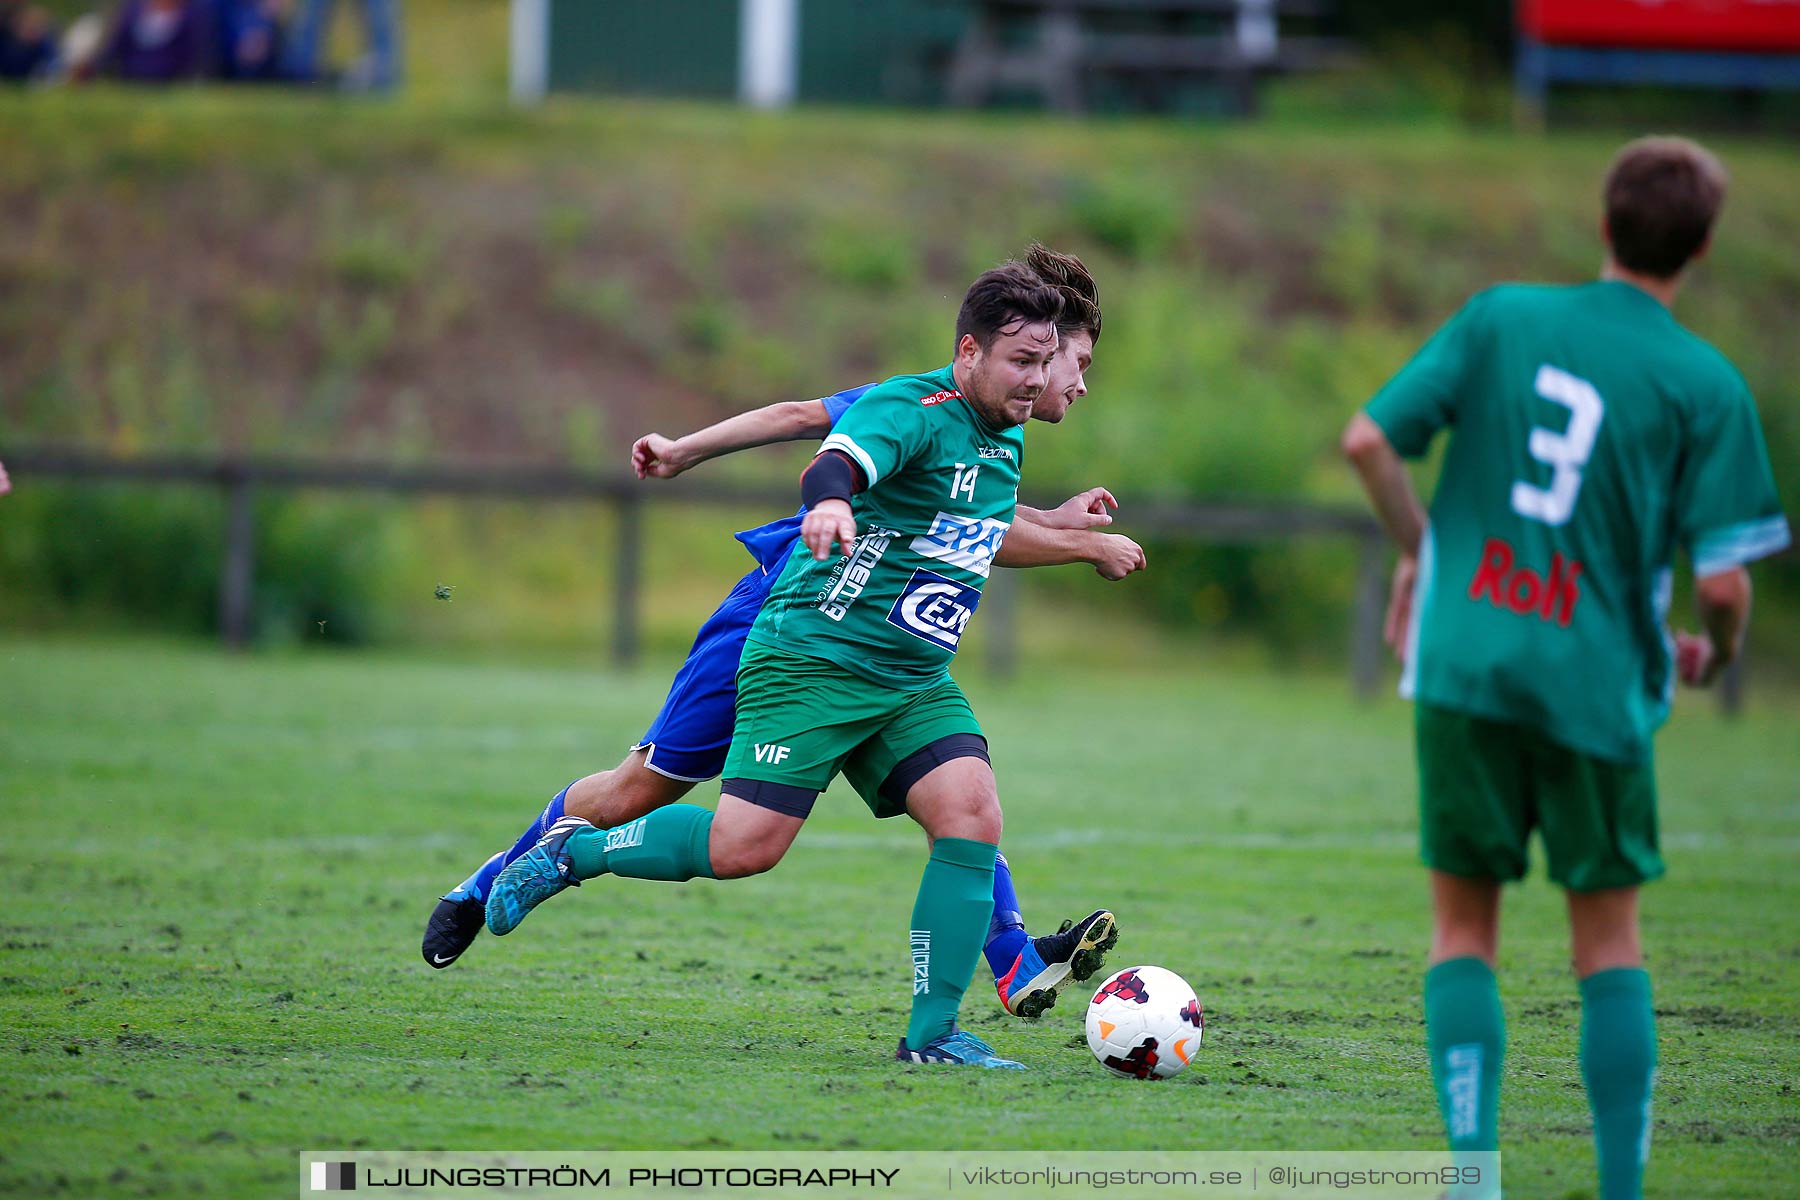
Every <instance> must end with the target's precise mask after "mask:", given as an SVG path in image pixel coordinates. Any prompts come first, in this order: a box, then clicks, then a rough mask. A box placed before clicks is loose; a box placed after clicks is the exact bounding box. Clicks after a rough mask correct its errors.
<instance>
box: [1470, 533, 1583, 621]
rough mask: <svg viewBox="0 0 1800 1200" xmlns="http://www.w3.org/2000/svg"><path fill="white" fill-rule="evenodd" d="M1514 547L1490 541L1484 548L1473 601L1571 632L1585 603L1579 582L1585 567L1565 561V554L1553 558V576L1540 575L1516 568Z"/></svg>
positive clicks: (1498, 540)
mask: <svg viewBox="0 0 1800 1200" xmlns="http://www.w3.org/2000/svg"><path fill="white" fill-rule="evenodd" d="M1514 558H1515V555H1514V553H1513V548H1512V545H1511V544H1510V543H1508V542H1506V541H1505V540H1504V539H1501V538H1489V539H1488V540H1487V544H1486V545H1485V546H1483V547H1482V548H1481V565H1480V566H1479V567H1477V568H1475V578H1474V579H1471V580H1470V581H1469V599H1471V600H1486V601H1487V602H1488V603H1489V604H1492V605H1493V606H1494V607H1495V608H1504V609H1506V610H1508V611H1510V612H1516V613H1519V614H1521V615H1523V616H1533V617H1536V618H1537V619H1538V620H1540V621H1555V622H1556V623H1557V624H1558V625H1560V626H1562V627H1564V628H1567V627H1568V624H1569V620H1570V618H1572V617H1573V616H1574V615H1575V605H1576V603H1577V602H1579V601H1580V599H1581V589H1580V588H1579V587H1577V586H1576V585H1575V581H1576V580H1577V579H1579V578H1581V563H1580V562H1578V561H1577V560H1575V559H1572V558H1564V557H1563V556H1562V554H1561V552H1560V551H1559V552H1557V553H1555V554H1552V555H1551V556H1550V573H1549V575H1548V576H1544V575H1540V574H1538V573H1537V572H1536V571H1533V570H1532V569H1531V568H1529V567H1517V566H1514V565H1513V559H1514Z"/></svg>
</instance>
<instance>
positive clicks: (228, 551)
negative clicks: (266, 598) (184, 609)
mask: <svg viewBox="0 0 1800 1200" xmlns="http://www.w3.org/2000/svg"><path fill="white" fill-rule="evenodd" d="M219 480H220V482H221V483H222V484H223V485H224V488H225V561H224V563H223V564H222V565H221V569H220V572H219V636H220V637H221V638H222V639H223V640H224V642H225V644H226V645H227V646H229V647H230V648H231V649H233V650H242V649H243V648H244V647H246V646H248V645H249V644H250V614H251V611H252V608H253V606H254V604H255V588H256V505H255V500H256V496H255V487H254V485H253V484H252V482H251V478H250V472H249V471H247V470H246V469H245V468H244V465H243V464H242V463H222V464H221V465H220V467H219Z"/></svg>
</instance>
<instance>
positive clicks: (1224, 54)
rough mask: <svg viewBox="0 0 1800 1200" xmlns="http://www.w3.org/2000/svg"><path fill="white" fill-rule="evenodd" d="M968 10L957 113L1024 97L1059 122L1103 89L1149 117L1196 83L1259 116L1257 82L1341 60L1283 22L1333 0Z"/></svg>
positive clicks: (1150, 0) (1061, 1) (1040, 0)
mask: <svg viewBox="0 0 1800 1200" xmlns="http://www.w3.org/2000/svg"><path fill="white" fill-rule="evenodd" d="M962 2H963V3H965V4H966V5H967V6H968V7H969V8H970V9H971V10H972V11H971V12H970V15H969V22H968V25H967V27H966V29H965V30H964V32H963V35H962V37H961V39H960V40H959V41H958V43H957V45H956V48H955V50H954V52H953V54H952V56H951V64H950V73H949V81H948V90H949V98H950V100H951V102H952V103H954V104H959V105H965V106H979V105H985V104H988V103H991V102H992V101H993V100H994V98H995V97H996V96H997V95H1000V94H1004V93H1007V92H1014V93H1018V92H1023V93H1026V94H1028V95H1033V96H1035V97H1037V98H1038V99H1040V100H1041V101H1042V102H1043V103H1044V105H1045V106H1046V107H1048V108H1050V109H1052V110H1055V111H1057V112H1071V113H1072V112H1081V111H1083V110H1084V109H1085V108H1086V107H1087V103H1088V98H1089V93H1090V91H1091V89H1092V85H1093V84H1094V83H1095V82H1096V81H1097V80H1099V79H1103V78H1105V79H1113V80H1118V81H1121V82H1123V83H1124V84H1125V85H1126V86H1128V87H1129V88H1131V89H1132V90H1133V91H1135V92H1136V93H1137V94H1138V95H1139V97H1140V98H1141V101H1142V102H1143V104H1144V105H1145V106H1146V107H1149V108H1152V109H1167V108H1169V107H1170V106H1171V104H1170V101H1171V99H1172V97H1173V96H1174V95H1175V94H1176V89H1177V88H1178V87H1179V86H1180V85H1181V84H1182V83H1186V82H1192V81H1193V80H1195V79H1197V78H1198V79H1201V80H1204V81H1209V82H1216V83H1218V84H1220V85H1222V86H1223V87H1224V89H1225V93H1226V96H1227V98H1228V103H1229V106H1230V108H1231V110H1232V111H1233V112H1236V113H1239V114H1246V115H1247V114H1249V113H1252V112H1254V111H1255V108H1256V86H1255V85H1256V81H1257V79H1258V78H1260V77H1262V76H1264V75H1268V74H1271V73H1274V72H1277V71H1296V70H1309V69H1316V68H1318V67H1321V66H1325V65H1329V64H1331V63H1333V62H1336V61H1339V60H1341V59H1342V58H1344V57H1345V52H1344V48H1343V45H1342V43H1340V42H1338V41H1337V40H1335V39H1330V38H1321V37H1317V36H1302V37H1294V36H1287V37H1283V36H1282V35H1281V33H1280V21H1281V18H1283V17H1293V18H1311V17H1318V16H1321V15H1324V14H1325V13H1326V12H1328V11H1329V8H1330V5H1329V0H962Z"/></svg>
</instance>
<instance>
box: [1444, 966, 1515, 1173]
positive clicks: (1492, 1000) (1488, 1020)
mask: <svg viewBox="0 0 1800 1200" xmlns="http://www.w3.org/2000/svg"><path fill="white" fill-rule="evenodd" d="M1425 1042H1426V1047H1427V1049H1428V1050H1429V1052H1430V1054H1431V1079H1432V1082H1433V1083H1434V1084H1435V1085H1436V1086H1437V1094H1438V1110H1439V1111H1440V1112H1441V1113H1443V1116H1444V1129H1445V1132H1446V1133H1448V1134H1449V1137H1450V1149H1451V1150H1452V1151H1457V1150H1477V1151H1479V1150H1498V1149H1499V1148H1500V1063H1501V1060H1502V1059H1504V1058H1505V1056H1506V1016H1505V1014H1504V1013H1503V1012H1502V1011H1501V1009H1500V985H1499V984H1498V983H1497V982H1496V981H1495V979H1494V969H1493V968H1492V967H1490V966H1488V965H1487V964H1486V963H1485V962H1482V961H1481V960H1480V959H1479V958H1451V959H1446V960H1445V961H1443V962H1441V963H1439V964H1437V966H1435V967H1433V968H1431V970H1429V971H1427V972H1426V973H1425Z"/></svg>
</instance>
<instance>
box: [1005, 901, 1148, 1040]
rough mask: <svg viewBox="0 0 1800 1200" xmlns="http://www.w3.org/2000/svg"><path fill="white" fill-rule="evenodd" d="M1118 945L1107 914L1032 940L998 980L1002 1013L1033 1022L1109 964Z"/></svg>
mask: <svg viewBox="0 0 1800 1200" xmlns="http://www.w3.org/2000/svg"><path fill="white" fill-rule="evenodd" d="M1118 944H1119V923H1118V921H1117V920H1116V919H1115V918H1114V917H1113V915H1112V913H1110V912H1108V911H1107V910H1106V909H1104V908H1099V909H1095V910H1094V911H1093V912H1091V913H1089V914H1088V915H1087V916H1085V917H1083V918H1082V919H1081V920H1080V921H1079V922H1076V921H1064V922H1063V923H1062V928H1061V929H1059V930H1057V931H1056V932H1055V933H1053V934H1049V935H1047V936H1045V937H1039V938H1032V939H1031V940H1030V941H1028V942H1026V943H1025V945H1024V946H1023V947H1021V948H1020V950H1019V956H1018V957H1017V958H1015V959H1014V960H1013V965H1012V969H1011V970H1010V971H1008V972H1007V973H1006V974H1004V975H1002V976H1000V978H998V979H996V980H994V990H995V991H996V992H998V993H999V995H1000V1007H1001V1008H1004V1009H1005V1010H1006V1011H1007V1012H1009V1013H1011V1014H1012V1015H1013V1016H1015V1017H1024V1018H1025V1019H1026V1020H1027V1021H1035V1020H1037V1019H1038V1018H1039V1017H1041V1016H1043V1015H1044V1013H1045V1012H1046V1011H1048V1010H1049V1009H1050V1008H1051V1007H1052V1006H1054V1005H1055V1004H1056V997H1057V996H1058V995H1059V994H1060V993H1061V992H1062V990H1063V989H1064V988H1066V987H1068V986H1069V985H1070V984H1071V983H1076V982H1078V981H1080V980H1084V979H1087V978H1089V977H1090V976H1092V975H1093V974H1094V972H1096V971H1098V970H1099V969H1100V968H1101V967H1102V966H1103V965H1104V964H1105V962H1106V952H1107V951H1108V950H1111V949H1112V948H1113V947H1114V946H1116V945H1118Z"/></svg>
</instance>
